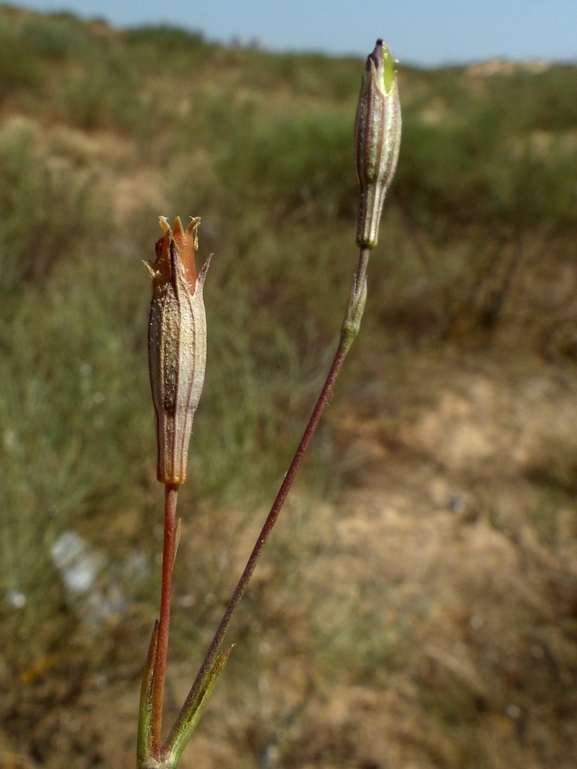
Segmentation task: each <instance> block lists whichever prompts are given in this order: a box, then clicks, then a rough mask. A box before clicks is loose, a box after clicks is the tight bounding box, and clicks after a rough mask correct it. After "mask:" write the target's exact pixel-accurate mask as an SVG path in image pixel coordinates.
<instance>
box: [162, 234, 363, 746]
mask: <svg viewBox="0 0 577 769" xmlns="http://www.w3.org/2000/svg"><path fill="white" fill-rule="evenodd" d="M369 253H370V252H369V249H368V248H361V250H360V255H359V265H358V268H357V272H356V274H355V277H354V282H353V294H354V293H357V294H358V292H359V290H360V288H361V286H362V285H363V284H364V281H365V278H366V272H367V265H368V260H369ZM351 343H352V339H351V338H350V337H347V336H345V335H341V340H340V342H339V346H338V348H337V351H336V354H335V357H334V360H333V363H332V366H331V368H330V371H329V373H328V376H327V379H326V381H325V384H324V386H323V389H322V390H321V394H320V395H319V398H318V400H317V402H316V405H315V407H314V409H313V412H312V414H311V417H310V419H309V422H308V424H307V426H306V429H305V431H304V434H303V437H302V438H301V442H300V443H299V446H298V448H297V450H296V453H295V455H294V457H293V460H292V462H291V464H290V467H289V469H288V471H287V473H286V475H285V477H284V480H283V482H282V484H281V487H280V489H279V492H278V494H277V496H276V499H275V501H274V503H273V506H272V508H271V511H270V513H269V514H268V517H267V519H266V521H265V523H264V526H263V527H262V530H261V532H260V534H259V537H258V539H257V541H256V544H255V546H254V548H253V551H252V553H251V555H250V558H249V559H248V562H247V564H246V566H245V569H244V571H243V573H242V576H241V578H240V580H239V581H238V584H237V586H236V589H235V591H234V593H233V595H232V598H231V600H230V603H229V604H228V607H227V609H226V611H225V613H224V616H223V618H222V620H221V622H220V625H219V626H218V629H217V631H216V634H215V636H214V638H213V640H212V643H211V645H210V648H209V650H208V652H207V654H206V657H205V658H204V661H203V663H202V665H201V668H200V670H199V671H198V674H197V676H196V679H195V681H194V684H193V685H192V688H191V690H190V692H189V694H188V697H187V698H186V701H185V703H184V705H183V706H182V709H181V711H180V713H179V716H178V718H177V720H176V722H175V724H174V727H173V728H172V730H171V733H170V735H169V737H168V740H167V741H166V743H165V745H164V747H163V752H165V751H167V750H169V749H170V746H171V745H172V742H173V740H174V736H175V735H177V734H178V733H179V731H180V729H181V726H182V723H183V720H184V718H185V716H186V713H187V712H188V711H189V709H190V706H191V704H192V703H193V702H194V700H195V698H196V697H197V695H198V693H199V691H200V689H201V687H202V685H203V682H204V680H205V678H206V676H207V675H208V673H209V671H210V669H211V667H212V666H213V664H214V662H215V660H216V658H217V655H218V653H219V651H220V648H221V646H222V642H223V639H224V636H225V634H226V631H227V630H228V627H229V625H230V622H231V620H232V617H233V615H234V613H235V611H236V608H237V606H238V604H239V603H240V601H241V599H242V597H243V595H244V593H245V591H246V588H247V586H248V583H249V581H250V578H251V577H252V575H253V572H254V570H255V568H256V565H257V563H258V561H259V559H260V556H261V554H262V551H263V549H264V546H265V544H266V542H267V540H268V538H269V536H270V533H271V531H272V529H273V527H274V525H275V523H276V521H277V519H278V517H279V514H280V511H281V509H282V506H283V504H284V502H285V500H286V498H287V495H288V493H289V491H290V488H291V486H292V484H293V481H294V479H295V476H296V474H297V472H298V469H299V467H300V465H301V462H302V460H303V457H304V455H305V453H306V451H307V449H308V447H309V444H310V442H311V440H312V437H313V435H314V433H315V430H316V429H317V426H318V424H319V422H320V419H321V416H322V414H323V411H324V409H325V406H326V405H327V402H328V400H329V398H330V396H331V393H332V391H333V387H334V384H335V381H336V378H337V376H338V374H339V371H340V370H341V366H342V364H343V361H344V359H345V357H346V355H347V352H348V351H349V349H350V346H351ZM159 650H160V640H159ZM159 654H160V651H159ZM155 683H157V682H155Z"/></svg>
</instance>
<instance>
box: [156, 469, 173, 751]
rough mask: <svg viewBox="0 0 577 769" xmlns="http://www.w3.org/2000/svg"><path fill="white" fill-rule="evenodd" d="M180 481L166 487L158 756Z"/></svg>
mask: <svg viewBox="0 0 577 769" xmlns="http://www.w3.org/2000/svg"><path fill="white" fill-rule="evenodd" d="M177 498H178V485H176V484H171V483H167V484H166V485H165V487H164V547H163V552H162V591H161V596H160V620H159V626H158V651H157V656H156V666H155V668H154V689H153V694H152V724H151V737H152V739H151V752H152V755H153V756H158V754H159V752H160V735H161V729H162V704H163V700H164V681H165V678H166V658H167V655H168V632H169V628H170V602H171V593H172V570H173V566H174V556H175V549H176V530H177V522H176V502H177Z"/></svg>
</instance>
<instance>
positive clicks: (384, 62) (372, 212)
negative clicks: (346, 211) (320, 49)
mask: <svg viewBox="0 0 577 769" xmlns="http://www.w3.org/2000/svg"><path fill="white" fill-rule="evenodd" d="M365 69H366V72H365V75H364V77H363V83H362V85H361V93H360V96H359V104H358V107H357V116H356V120H355V156H356V164H357V179H358V181H359V186H360V198H359V215H358V220H357V245H358V246H360V247H361V248H362V247H368V248H374V247H375V246H376V245H377V240H378V236H379V222H380V219H381V212H382V210H383V202H384V200H385V195H386V192H387V190H388V188H389V185H390V183H391V181H392V179H393V176H394V174H395V169H396V167H397V160H398V157H399V147H400V144H401V105H400V102H399V91H398V87H397V77H396V73H395V71H394V68H393V60H392V58H391V54H390V52H389V49H388V48H387V46H386V45H383V41H382V40H377V45H376V46H375V50H374V51H373V52H372V53H371V54H370V56H369V57H368V58H367V63H366V67H365Z"/></svg>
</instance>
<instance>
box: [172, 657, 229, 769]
mask: <svg viewBox="0 0 577 769" xmlns="http://www.w3.org/2000/svg"><path fill="white" fill-rule="evenodd" d="M232 649H233V646H229V648H228V649H225V650H224V651H223V652H221V653H220V654H219V655H218V657H217V658H216V659H215V661H214V663H213V665H212V667H211V668H210V670H209V671H208V673H207V674H206V677H205V679H204V681H203V682H202V686H201V688H200V690H199V692H198V694H197V696H196V697H195V698H194V700H193V701H192V702H191V703H190V705H189V706H188V708H187V710H186V711H185V712H184V713H183V712H182V711H181V713H180V715H179V717H178V719H177V722H176V724H175V725H174V727H173V728H172V731H171V733H170V735H169V737H168V740H167V741H166V744H165V746H164V748H163V750H162V756H161V760H163V761H166V763H168V764H169V765H170V766H173V767H176V766H177V764H178V761H179V759H180V756H181V754H182V751H183V750H184V748H185V747H186V745H187V743H188V741H189V740H190V738H191V737H192V735H193V733H194V730H195V729H196V727H197V725H198V722H199V721H200V719H201V717H202V714H203V713H204V710H205V708H206V706H207V704H208V701H209V699H210V697H211V695H212V693H213V691H214V689H215V687H216V685H217V683H218V679H219V678H220V676H221V674H222V671H223V670H224V666H225V665H226V663H227V660H228V658H229V656H230V653H231V651H232Z"/></svg>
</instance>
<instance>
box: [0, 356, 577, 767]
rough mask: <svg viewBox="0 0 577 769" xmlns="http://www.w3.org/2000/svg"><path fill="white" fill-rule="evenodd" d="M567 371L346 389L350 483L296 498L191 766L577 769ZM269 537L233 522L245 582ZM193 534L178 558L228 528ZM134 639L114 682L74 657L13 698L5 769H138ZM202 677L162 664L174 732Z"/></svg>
mask: <svg viewBox="0 0 577 769" xmlns="http://www.w3.org/2000/svg"><path fill="white" fill-rule="evenodd" d="M383 371H384V372H385V374H384V375H383ZM575 373H576V372H575V370H574V369H573V368H567V367H560V366H555V365H546V364H544V363H543V362H542V361H540V360H537V359H531V358H524V359H523V360H521V361H518V362H513V361H512V360H509V359H505V358H502V357H501V358H500V357H499V356H497V355H488V354H478V355H475V356H465V355H463V354H459V353H457V352H451V351H444V352H443V353H442V354H440V353H419V354H414V355H406V356H404V357H403V358H402V359H401V358H399V356H398V355H397V356H394V355H390V356H389V357H388V358H387V359H385V360H382V359H381V360H379V361H378V363H377V362H376V361H375V364H374V370H373V371H370V372H369V373H368V374H367V375H366V376H363V379H362V381H357V380H356V379H355V378H354V377H349V378H348V380H346V381H347V383H348V384H345V385H344V386H343V387H342V388H341V391H340V394H337V396H336V397H335V399H334V401H333V405H332V406H331V408H330V410H329V413H328V423H329V432H330V435H331V439H332V443H333V447H334V450H333V460H334V461H335V462H336V464H337V466H338V468H339V471H340V473H341V476H342V477H343V478H344V482H343V484H342V487H341V488H340V490H339V491H338V493H337V494H336V495H334V498H333V500H332V501H330V502H327V501H326V500H325V501H323V500H318V499H316V498H314V497H313V498H311V497H310V495H308V494H307V492H306V490H305V489H304V488H303V487H302V486H301V487H300V488H298V489H296V491H295V493H294V494H293V495H292V497H291V500H290V502H289V506H288V508H289V509H288V510H287V513H286V515H285V517H284V520H282V521H281V523H280V526H279V530H278V531H277V532H276V533H275V537H276V539H275V541H274V542H273V543H272V544H271V548H270V552H269V553H268V555H267V558H266V560H265V563H264V564H263V566H262V567H261V568H259V570H258V572H257V575H256V582H255V584H254V586H253V587H252V588H251V593H250V594H249V596H247V605H246V607H245V609H244V610H243V611H244V614H242V615H241V618H240V620H239V622H238V623H237V625H236V626H235V628H234V629H233V632H232V636H234V638H233V639H232V640H236V641H237V642H238V646H237V650H235V653H234V654H235V655H237V656H238V659H237V662H236V663H231V665H232V667H231V669H230V671H227V674H225V680H224V681H223V682H222V683H221V684H220V685H219V689H218V691H217V693H216V695H215V697H214V700H213V702H212V703H211V706H210V707H209V709H208V711H207V714H206V715H205V717H204V720H203V722H202V723H201V726H200V727H199V730H198V732H197V735H196V736H195V738H194V739H193V741H192V743H191V744H190V745H189V747H188V749H187V751H186V752H185V754H184V756H183V759H182V763H181V765H182V767H183V769H193V768H194V769H217V767H219V769H220V767H225V766H226V767H231V768H232V767H239V768H240V767H257V766H263V767H282V768H284V767H287V769H288V767H295V768H296V767H299V768H302V769H306V768H308V767H311V768H312V767H315V768H316V767H319V768H320V767H322V768H323V769H332V767H335V768H336V767H358V768H359V769H379V768H380V769H429V767H430V768H431V769H432V768H433V767H451V768H453V767H454V768H455V769H457V768H459V769H460V768H461V767H463V768H464V767H475V768H478V769H505V768H507V769H516V768H517V767H518V768H519V769H521V768H522V769H541V768H543V769H545V767H555V769H565V768H567V769H569V767H574V766H575V751H576V748H577V708H576V705H577V687H576V684H577V680H576V679H577V505H576V503H575V490H576V489H577V474H576V472H575V468H576V467H577V378H576V377H575ZM228 514H229V515H230V514H231V511H228ZM236 515H237V518H238V520H240V518H241V517H242V516H241V513H240V512H239V511H237V512H236ZM233 517H234V513H233ZM237 523H238V521H237ZM257 524H258V521H257V519H256V518H255V520H254V521H252V522H251V523H249V524H248V525H246V526H242V525H241V524H238V532H239V535H238V537H236V540H235V544H234V546H232V547H231V549H230V551H228V552H227V555H226V559H225V560H226V562H227V564H228V565H229V566H230V567H231V569H232V570H233V571H237V570H238V569H239V568H240V565H241V563H242V558H243V555H244V554H245V553H246V552H247V550H248V548H249V544H250V539H251V537H252V536H253V534H254V531H255V527H256V526H257ZM202 525H204V526H205V529H206V530H205V531H204V535H203V537H204V539H203V538H202V537H201V538H200V539H201V541H202V542H203V543H204V544H202V545H199V535H198V529H194V528H193V527H192V526H189V525H186V526H185V528H184V531H183V540H182V544H181V554H180V556H179V557H182V558H183V559H184V561H185V562H187V563H188V562H189V561H191V560H194V559H195V558H197V557H198V554H199V552H200V550H199V548H200V547H204V548H205V549H206V548H207V546H209V544H210V541H211V537H212V536H217V535H218V533H219V532H218V531H216V530H213V528H211V526H210V525H209V524H208V523H205V524H202V522H201V527H202ZM207 543H209V544H208V545H207ZM221 560H222V559H221ZM179 589H180V591H181V594H183V595H184V594H185V593H186V589H185V586H183V585H181V586H180V587H179ZM224 589H225V588H223V590H224ZM227 589H228V588H227ZM184 603H186V601H184ZM217 603H218V602H217ZM217 608H218V607H217ZM251 610H254V611H255V612H257V615H258V618H257V619H256V620H255V619H250V611H251ZM191 611H195V609H194V608H193V609H191ZM214 616H215V617H216V616H217V614H216V613H215V615H214ZM207 638H208V636H207ZM255 639H257V640H256V641H255ZM118 642H119V638H118V635H117V637H116V639H115V643H116V644H118ZM247 642H250V643H251V644H252V648H251V650H250V652H249V651H248V650H246V649H244V646H246V644H247ZM126 643H127V644H128V645H130V644H132V648H131V651H132V652H133V655H132V654H124V655H122V654H120V655H117V658H116V662H115V663H114V665H113V666H112V667H113V670H112V672H111V673H110V674H109V675H102V673H101V672H97V673H95V672H94V670H93V669H92V668H91V666H90V665H87V666H86V665H85V666H83V665H82V664H81V662H79V661H78V660H76V661H74V662H73V663H72V662H64V663H61V664H60V665H57V666H55V667H54V668H53V669H52V671H51V673H50V674H49V675H48V674H47V675H46V676H45V677H43V676H39V677H38V678H37V680H36V681H35V682H34V685H33V686H30V687H29V691H28V693H27V694H26V693H24V694H22V693H20V695H19V700H18V701H19V703H20V704H19V705H15V706H14V707H13V710H12V717H11V719H10V720H9V722H8V728H7V729H6V731H5V732H4V733H3V734H2V735H1V739H0V757H3V758H2V761H3V765H4V766H5V767H17V766H25V767H28V766H33V765H45V766H47V767H51V768H52V767H53V768H54V769H57V768H59V767H61V766H64V765H66V766H67V769H72V767H79V768H80V767H88V766H100V765H103V766H104V765H105V766H107V767H109V769H116V768H117V767H118V769H120V767H123V769H124V767H126V766H133V765H134V736H135V728H136V727H135V716H136V708H137V699H138V688H139V684H138V675H139V673H140V669H141V663H138V661H136V662H135V661H134V660H135V659H137V658H138V659H142V658H143V655H144V647H145V645H146V639H142V640H138V642H136V643H135V642H134V637H133V636H131V635H130V633H127V641H126ZM243 645H244V646H243ZM139 655H140V656H139ZM195 664H197V663H195ZM74 665H75V666H76V667H77V668H78V670H77V671H76V673H77V674H76V675H70V672H71V670H76V668H74ZM234 665H236V667H234ZM242 666H244V667H242ZM241 667H242V671H241ZM194 672H195V671H194V665H193V664H192V663H189V662H184V661H182V660H181V661H179V662H174V663H173V664H172V665H171V667H170V670H169V687H168V710H169V716H170V715H174V713H175V712H176V710H177V708H178V705H179V703H180V702H182V699H183V698H184V696H185V695H186V693H187V689H188V685H189V683H190V682H191V680H192V678H193V676H194ZM74 681H76V685H74V683H73V682H74ZM26 725H27V726H28V736H26V731H25V728H24V727H25V726H26Z"/></svg>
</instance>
